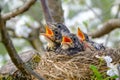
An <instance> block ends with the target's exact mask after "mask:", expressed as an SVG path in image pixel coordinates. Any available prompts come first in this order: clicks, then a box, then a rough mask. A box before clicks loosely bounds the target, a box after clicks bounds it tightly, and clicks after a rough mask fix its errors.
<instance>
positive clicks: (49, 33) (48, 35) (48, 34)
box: [42, 25, 54, 39]
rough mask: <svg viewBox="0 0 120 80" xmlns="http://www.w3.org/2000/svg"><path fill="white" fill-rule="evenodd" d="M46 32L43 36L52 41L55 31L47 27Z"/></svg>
mask: <svg viewBox="0 0 120 80" xmlns="http://www.w3.org/2000/svg"><path fill="white" fill-rule="evenodd" d="M45 30H46V32H45V33H42V35H44V36H45V37H47V38H49V39H51V37H52V36H53V35H54V33H53V31H52V30H51V29H50V28H49V27H48V26H47V25H46V26H45Z"/></svg>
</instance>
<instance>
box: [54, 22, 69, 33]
mask: <svg viewBox="0 0 120 80" xmlns="http://www.w3.org/2000/svg"><path fill="white" fill-rule="evenodd" d="M54 25H55V27H57V28H58V29H60V30H61V32H62V33H63V32H66V33H70V31H69V29H68V28H67V27H66V25H65V24H63V23H54Z"/></svg>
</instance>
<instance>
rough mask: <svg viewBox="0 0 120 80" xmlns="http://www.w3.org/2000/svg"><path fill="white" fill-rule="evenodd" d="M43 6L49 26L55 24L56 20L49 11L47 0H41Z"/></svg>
mask: <svg viewBox="0 0 120 80" xmlns="http://www.w3.org/2000/svg"><path fill="white" fill-rule="evenodd" d="M41 5H42V9H43V12H44V16H45V20H46V23H47V24H49V23H53V22H54V20H53V18H52V16H51V13H50V11H49V8H48V4H47V0H41ZM53 5H54V4H53Z"/></svg>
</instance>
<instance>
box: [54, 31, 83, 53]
mask: <svg viewBox="0 0 120 80" xmlns="http://www.w3.org/2000/svg"><path fill="white" fill-rule="evenodd" d="M84 50H85V48H84V44H83V43H81V42H80V41H79V39H78V37H77V36H76V35H75V34H72V33H69V34H67V35H65V36H63V37H62V42H61V47H60V48H58V49H57V50H56V51H57V53H59V54H67V55H72V54H76V53H78V52H81V51H84Z"/></svg>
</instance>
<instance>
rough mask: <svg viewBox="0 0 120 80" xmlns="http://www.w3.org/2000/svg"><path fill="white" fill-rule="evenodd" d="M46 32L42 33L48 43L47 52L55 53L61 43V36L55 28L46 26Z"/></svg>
mask: <svg viewBox="0 0 120 80" xmlns="http://www.w3.org/2000/svg"><path fill="white" fill-rule="evenodd" d="M45 28H46V32H45V33H42V35H44V36H45V38H46V39H47V41H48V44H47V51H55V50H56V49H57V48H58V47H59V46H60V43H61V39H62V34H61V32H60V30H59V29H58V28H56V27H49V26H46V27H45Z"/></svg>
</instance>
